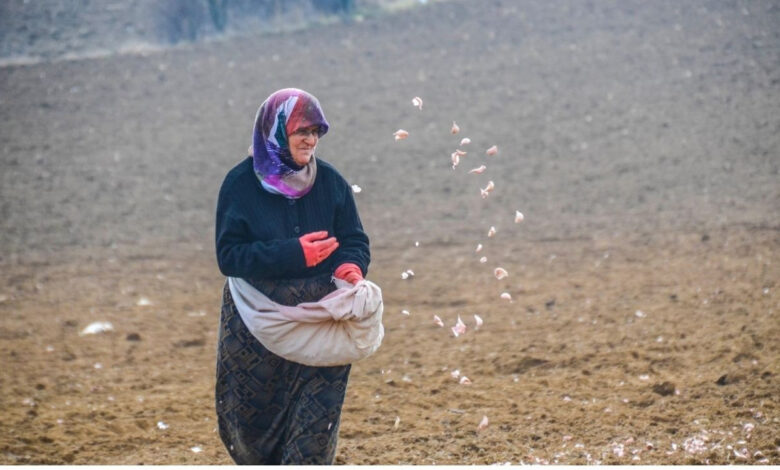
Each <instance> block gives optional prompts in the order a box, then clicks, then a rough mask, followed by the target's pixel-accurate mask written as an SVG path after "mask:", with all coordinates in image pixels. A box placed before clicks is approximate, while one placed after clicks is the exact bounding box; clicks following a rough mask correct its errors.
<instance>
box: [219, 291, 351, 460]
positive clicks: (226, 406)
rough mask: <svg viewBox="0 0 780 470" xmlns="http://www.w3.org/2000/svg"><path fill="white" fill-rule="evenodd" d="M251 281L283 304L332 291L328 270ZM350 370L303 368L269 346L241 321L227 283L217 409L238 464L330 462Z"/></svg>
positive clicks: (224, 437) (222, 434)
mask: <svg viewBox="0 0 780 470" xmlns="http://www.w3.org/2000/svg"><path fill="white" fill-rule="evenodd" d="M249 281H250V283H252V285H254V286H255V287H257V288H259V289H261V291H262V292H263V293H265V294H266V295H267V296H268V297H269V298H271V299H272V300H274V301H275V302H277V303H281V304H285V305H296V304H298V303H301V302H309V301H316V300H319V299H320V298H322V297H323V296H324V295H325V294H327V293H328V292H330V291H332V290H334V289H335V286H333V285H332V283H330V276H328V277H327V279H322V278H320V279H316V278H315V279H310V280H306V281H303V283H301V282H295V281H293V282H284V283H281V282H280V283H272V282H269V281H263V282H259V281H252V280H249ZM349 370H350V366H349V365H346V366H336V367H311V366H305V365H303V364H298V363H295V362H291V361H288V360H286V359H283V358H281V357H279V356H277V355H275V354H274V353H272V352H271V351H269V350H267V349H266V348H265V347H263V345H262V344H260V342H259V341H258V340H257V339H256V338H255V337H254V336H252V333H251V332H250V331H249V329H247V327H246V325H245V324H244V322H243V320H241V316H240V315H239V313H238V310H237V309H236V306H235V304H234V303H233V297H232V296H231V295H230V288H229V287H228V285H227V283H225V287H224V290H223V296H222V315H221V319H220V327H219V343H218V350H217V385H216V409H217V422H218V426H219V436H220V438H221V439H222V442H223V443H224V444H225V447H226V448H227V450H228V452H229V453H230V456H231V457H232V458H233V460H234V461H235V462H236V463H237V464H239V465H244V464H250V465H273V464H293V465H320V464H321V465H330V464H332V463H333V458H334V456H335V453H336V441H337V439H338V430H339V420H340V417H341V405H342V403H343V402H344V394H345V392H346V389H347V379H348V378H349Z"/></svg>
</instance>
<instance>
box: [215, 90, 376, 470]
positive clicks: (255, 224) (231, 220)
mask: <svg viewBox="0 0 780 470" xmlns="http://www.w3.org/2000/svg"><path fill="white" fill-rule="evenodd" d="M327 132H328V122H327V121H326V120H325V116H324V114H323V112H322V109H321V108H320V104H319V102H318V101H317V99H316V98H315V97H314V96H312V95H310V94H309V93H307V92H305V91H303V90H298V89H294V88H288V89H283V90H279V91H277V92H275V93H273V94H272V95H271V96H269V97H268V99H266V101H265V102H264V103H263V104H262V106H261V107H260V109H259V111H258V112H257V116H256V117H255V126H254V136H253V144H252V147H251V150H252V155H251V156H250V157H248V158H246V159H245V160H244V161H242V162H241V163H239V164H238V165H237V166H235V167H234V168H233V169H232V170H230V172H228V174H227V176H226V177H225V180H224V182H223V184H222V188H221V189H220V192H219V200H218V203H217V219H216V249H217V261H218V264H219V269H220V271H222V273H223V274H224V275H225V276H228V277H229V278H240V279H242V280H243V281H246V283H248V284H250V285H251V286H252V287H253V288H255V289H257V291H259V292H261V293H262V294H264V295H265V296H267V297H268V298H269V299H271V300H272V301H274V302H277V303H278V304H281V305H297V304H300V303H302V302H314V301H317V300H319V299H321V298H323V296H325V295H327V294H329V293H331V292H332V291H334V290H335V286H334V284H333V282H332V281H333V279H332V278H333V277H335V278H338V279H342V280H345V281H347V282H349V283H351V284H356V283H358V282H359V281H362V280H363V276H365V275H366V272H367V269H368V264H369V260H370V254H369V241H368V237H367V236H366V234H365V232H364V231H363V226H362V224H361V222H360V217H359V216H358V212H357V209H356V207H355V201H354V199H353V197H352V191H351V188H350V186H349V185H348V184H347V182H346V181H345V180H344V178H343V177H342V176H341V175H340V174H339V173H338V172H337V171H336V170H335V169H334V168H333V167H332V166H331V165H329V164H328V163H326V162H324V161H323V160H321V159H319V158H316V157H315V156H314V151H315V149H316V147H317V143H318V141H319V139H320V138H321V137H322V136H323V135H325V133H327ZM349 370H350V365H349V364H347V365H341V366H334V367H313V366H306V365H303V364H299V363H296V362H292V361H289V360H286V359H284V358H282V357H280V356H278V355H276V354H274V353H272V352H271V351H269V350H268V349H267V348H266V347H265V346H264V345H263V344H261V343H260V342H259V341H258V340H257V339H256V337H255V336H253V334H252V333H251V332H250V331H249V330H248V329H247V325H246V324H245V322H244V321H242V318H241V316H240V315H239V313H238V311H237V309H236V304H235V302H234V296H233V295H232V294H231V290H230V288H229V287H228V283H226V284H225V288H224V290H223V304H222V315H221V320H220V333H219V347H218V352H217V384H216V407H217V416H218V423H219V433H220V437H221V438H222V441H223V442H224V444H225V447H226V448H227V449H228V451H229V453H230V455H231V457H232V458H233V460H235V462H236V463H238V464H256V465H258V464H259V465H262V464H331V463H332V461H333V457H334V454H335V451H336V441H337V437H338V428H339V418H340V415H341V405H342V403H343V400H344V394H345V391H346V387H347V378H348V376H349Z"/></svg>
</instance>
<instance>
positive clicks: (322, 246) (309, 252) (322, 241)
mask: <svg viewBox="0 0 780 470" xmlns="http://www.w3.org/2000/svg"><path fill="white" fill-rule="evenodd" d="M327 236H328V232H327V231H325V230H323V231H320V232H311V233H307V234H306V235H303V236H301V238H299V239H298V241H299V242H301V248H303V257H304V258H305V259H306V267H307V268H311V267H312V266H317V265H318V264H320V263H321V262H322V261H323V260H324V259H325V258H327V257H328V256H330V255H331V253H333V252H334V251H336V248H338V247H339V242H338V240H336V237H330V238H326V237H327Z"/></svg>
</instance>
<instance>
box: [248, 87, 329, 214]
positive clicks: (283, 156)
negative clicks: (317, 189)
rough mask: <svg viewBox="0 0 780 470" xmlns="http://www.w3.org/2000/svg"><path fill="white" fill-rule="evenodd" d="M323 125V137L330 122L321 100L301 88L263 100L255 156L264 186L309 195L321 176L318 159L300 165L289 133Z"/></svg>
mask: <svg viewBox="0 0 780 470" xmlns="http://www.w3.org/2000/svg"><path fill="white" fill-rule="evenodd" d="M315 125H316V126H319V135H320V137H322V136H323V135H325V133H326V132H328V127H329V126H328V121H326V120H325V114H324V113H323V112H322V108H321V107H320V102H319V101H318V100H317V98H315V97H314V96H313V95H311V94H309V93H307V92H305V91H303V90H299V89H297V88H284V89H282V90H279V91H276V92H274V93H272V94H271V96H269V97H268V98H267V99H266V100H265V102H263V104H262V106H260V109H259V110H258V111H257V115H256V116H255V129H254V135H253V138H252V159H253V166H254V169H255V174H256V175H257V177H258V178H259V179H260V182H261V183H262V185H263V187H264V188H265V189H266V190H267V191H269V192H272V193H275V194H281V195H283V196H285V197H287V198H290V199H297V198H299V197H301V196H304V195H306V194H307V193H308V192H309V190H311V187H312V185H313V184H314V179H315V178H316V176H317V163H316V159H315V158H312V159H311V161H310V162H309V163H308V164H307V165H306V166H303V167H301V166H298V164H296V163H295V161H294V160H293V158H292V155H291V154H290V147H289V144H288V141H287V136H288V135H290V134H292V133H293V132H295V131H296V130H297V129H299V128H301V127H310V126H315Z"/></svg>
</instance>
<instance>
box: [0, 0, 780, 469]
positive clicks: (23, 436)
mask: <svg viewBox="0 0 780 470" xmlns="http://www.w3.org/2000/svg"><path fill="white" fill-rule="evenodd" d="M779 26H780V8H778V5H777V4H776V3H775V2H770V1H753V2H738V1H715V2H713V1H687V2H676V1H654V2H641V1H621V2H582V1H574V0H572V1H563V0H560V1H554V2H547V1H528V2H514V1H505V0H504V1H498V0H490V1H487V0H486V1H480V2H474V1H467V0H463V1H459V0H458V1H456V0H453V1H448V2H431V3H429V4H427V5H425V6H420V7H418V8H414V9H410V10H407V11H403V12H399V13H397V14H394V15H392V16H386V17H383V18H371V19H366V20H364V21H354V22H349V23H340V24H333V25H326V26H316V27H313V28H310V29H308V30H305V31H299V32H295V33H288V34H279V35H265V36H260V35H259V36H254V37H243V38H233V39H229V40H224V41H213V42H210V43H205V44H195V45H190V46H186V47H177V48H174V49H169V50H165V51H159V52H154V53H151V52H143V51H138V52H137V53H124V54H120V55H114V56H108V57H104V58H100V59H83V60H62V61H53V62H49V63H41V64H36V65H27V66H6V67H3V68H0V88H1V89H2V93H1V94H0V145H1V147H0V162H1V164H2V175H0V358H2V365H3V367H2V373H0V414H1V415H2V423H3V424H2V432H0V463H3V464H16V463H26V464H32V463H40V464H61V463H73V464H87V463H89V464H139V463H144V464H177V463H187V464H190V463H191V464H227V463H231V460H230V458H229V456H228V455H227V453H226V451H225V449H224V448H223V446H222V443H221V442H220V440H219V438H218V435H217V433H216V430H215V426H216V422H215V415H214V406H213V386H214V362H215V347H216V332H217V322H218V318H219V307H220V294H221V288H222V285H223V282H224V277H223V276H222V275H221V274H220V273H219V271H218V269H217V266H216V262H215V256H214V253H213V230H214V222H213V217H214V209H215V206H216V195H217V191H218V189H219V185H220V184H221V181H222V178H223V176H224V174H225V173H226V172H227V170H228V169H230V168H231V167H232V166H233V165H234V164H235V163H236V162H238V161H239V160H240V159H242V158H244V155H245V151H246V147H247V146H248V144H249V139H250V136H251V127H252V122H253V118H254V114H255V111H256V109H257V107H258V106H259V104H260V103H261V102H262V100H263V99H264V98H265V97H266V96H268V94H270V93H271V92H273V91H274V90H276V89H278V88H282V87H286V86H296V87H300V88H304V89H306V90H308V91H310V92H312V93H313V94H315V95H316V96H317V97H318V98H319V99H320V101H321V103H322V105H323V107H324V109H325V112H326V115H327V116H328V119H329V121H330V123H331V130H330V132H329V134H328V135H327V136H326V137H325V138H323V140H322V141H321V144H320V148H319V150H318V155H319V156H320V157H322V158H323V159H325V160H328V161H329V162H331V163H333V164H334V165H335V166H336V167H337V168H339V169H340V170H341V172H342V174H343V175H344V176H345V177H346V178H347V179H348V180H349V181H350V182H351V183H354V184H357V185H359V186H360V187H362V191H361V192H360V193H358V194H356V199H357V202H358V206H359V210H360V213H361V216H362V219H363V223H364V225H365V228H366V230H367V231H368V233H369V236H370V237H371V242H372V256H373V260H372V264H371V267H370V272H369V276H368V277H369V278H370V279H372V280H373V281H374V282H376V283H378V284H379V285H380V286H381V287H382V289H383V292H384V297H385V318H384V324H385V327H386V337H385V340H384V343H383V346H382V347H381V348H380V350H379V351H378V352H377V353H376V354H375V355H374V356H372V357H370V358H368V359H366V360H364V361H362V362H359V363H356V364H355V365H354V367H353V369H352V374H351V377H350V383H349V388H348V390H347V398H346V401H345V405H344V411H343V415H342V424H341V434H340V441H339V448H338V452H337V457H336V462H337V463H346V464H397V463H406V464H472V463H477V464H490V463H503V462H511V463H513V464H519V463H560V464H586V463H597V462H601V463H623V464H633V463H638V464H684V463H710V464H728V463H741V464H752V463H770V464H778V463H780V422H779V421H780V408H779V406H780V398H778V397H780V386H779V385H778V374H780V343H779V342H778V339H777V338H779V337H780V322H778V312H779V311H780V303H779V302H778V299H779V298H780V297H778V293H779V292H780V285H779V284H778V280H780V255H778V248H780V232H779V230H780V185H779V184H778V181H780V180H779V179H778V168H779V167H780V119H779V118H778V116H779V115H778V109H780V93H779V91H780V88H779V87H778V84H780V54H778V52H779V51H780V37H779V36H778V35H779V34H780V27H779ZM414 96H420V97H422V99H423V100H424V105H423V108H422V110H418V109H416V108H414V107H413V106H412V104H411V98H412V97H414ZM452 121H457V123H458V125H459V126H460V128H461V132H460V133H459V134H458V135H452V134H451V133H450V127H451V125H452ZM399 128H403V129H406V130H407V131H409V133H410V136H409V138H408V139H406V140H402V141H398V142H396V141H394V140H393V137H392V135H393V132H394V131H395V130H397V129H399ZM462 137H469V138H470V139H471V143H470V144H464V145H463V146H462V147H461V148H462V149H463V150H466V151H468V154H467V155H466V156H465V157H463V158H462V159H461V163H460V165H459V166H458V167H456V168H455V169H452V166H451V162H450V153H452V152H453V151H454V150H455V149H456V148H458V147H459V142H460V139H461V138H462ZM494 144H495V145H498V148H499V153H498V155H495V156H486V155H485V149H487V148H488V147H490V146H491V145H494ZM480 164H485V165H487V170H486V171H485V172H484V173H482V174H480V175H474V174H469V173H468V170H469V169H471V168H473V167H476V166H478V165H480ZM490 180H492V181H494V182H495V190H494V191H493V192H492V193H491V194H490V196H489V197H488V198H487V199H483V198H481V197H480V191H479V188H480V187H485V185H486V184H487V182H488V181H490ZM516 210H520V211H522V212H523V213H524V214H525V220H524V221H523V222H522V223H520V224H515V223H514V221H513V219H514V215H515V211H516ZM491 226H494V227H495V228H496V235H495V236H494V237H488V236H487V232H488V229H489V228H490V227H491ZM479 243H481V244H482V245H484V249H483V250H482V251H481V252H480V253H475V247H476V246H477V244H479ZM482 256H485V257H486V258H487V262H485V263H481V262H480V257H482ZM499 266H500V267H503V268H505V269H506V270H507V271H508V272H509V276H508V277H507V278H505V279H502V280H497V279H496V278H495V277H494V275H493V269H494V268H496V267H499ZM408 269H411V270H412V271H413V272H414V276H410V277H409V278H408V279H402V278H401V273H402V272H404V271H406V270H408ZM503 292H507V293H509V294H511V296H512V301H508V300H505V299H502V298H500V297H499V295H500V294H501V293H503ZM402 310H407V311H408V312H409V314H408V315H405V314H402V313H401V312H402ZM475 314H476V315H479V316H480V317H481V318H482V319H483V320H484V324H483V325H482V326H481V327H480V328H479V329H477V328H476V320H475V318H474V315H475ZM433 315H438V316H439V317H441V319H442V320H443V321H444V323H445V326H444V328H440V327H438V326H436V325H435V324H434V322H433ZM458 316H460V317H461V318H462V319H463V321H464V322H465V323H466V325H467V332H466V333H465V334H463V335H460V336H458V337H455V336H454V335H453V333H452V331H451V330H450V327H452V326H453V325H454V324H455V322H456V320H457V318H458ZM94 321H109V322H111V323H112V324H113V327H114V331H111V332H106V333H100V334H93V335H80V334H79V333H80V332H81V331H82V330H83V329H84V328H85V327H86V326H87V325H89V324H90V323H92V322H94ZM455 370H458V371H459V373H460V375H461V376H464V375H465V376H467V377H468V379H469V380H470V382H471V384H461V383H459V380H458V379H456V378H453V372H454V371H455ZM483 416H486V417H487V418H488V421H489V424H488V426H487V427H486V428H485V429H483V430H478V429H477V426H478V424H479V423H480V421H481V420H482V418H483ZM163 428H164V429H163Z"/></svg>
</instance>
